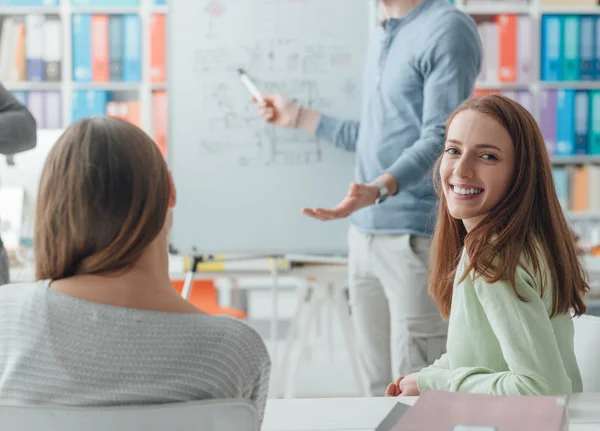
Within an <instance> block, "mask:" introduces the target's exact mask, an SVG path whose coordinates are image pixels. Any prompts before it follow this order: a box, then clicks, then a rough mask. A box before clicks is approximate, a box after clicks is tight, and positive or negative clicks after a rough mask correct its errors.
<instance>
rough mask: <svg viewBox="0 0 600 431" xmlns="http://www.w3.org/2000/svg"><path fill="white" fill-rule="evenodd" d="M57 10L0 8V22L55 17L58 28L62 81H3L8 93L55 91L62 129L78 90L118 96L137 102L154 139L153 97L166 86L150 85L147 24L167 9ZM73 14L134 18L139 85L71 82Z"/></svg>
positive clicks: (147, 5)
mask: <svg viewBox="0 0 600 431" xmlns="http://www.w3.org/2000/svg"><path fill="white" fill-rule="evenodd" d="M57 3H58V5H57V6H0V17H2V18H3V19H5V18H9V17H13V18H19V17H24V16H27V15H31V14H41V15H45V16H46V17H48V16H54V17H56V16H57V17H58V18H59V20H60V23H61V25H60V28H61V55H62V56H61V66H60V73H61V80H60V81H57V82H44V81H42V82H31V81H3V85H4V86H5V87H6V88H7V89H8V90H9V91H25V92H30V91H57V92H60V100H61V123H62V124H61V126H62V127H61V128H65V127H66V126H67V125H68V124H69V123H70V122H71V121H72V113H73V96H74V94H75V92H76V91H79V90H104V91H108V92H111V93H118V94H119V96H120V97H116V98H117V99H119V98H125V99H128V100H137V101H139V106H140V107H139V109H140V126H141V127H142V128H143V129H144V130H145V131H146V132H147V133H148V134H150V135H151V136H153V127H152V125H153V124H152V123H153V119H152V118H153V107H152V94H153V92H154V91H158V90H166V89H167V83H166V82H152V79H151V76H150V53H151V47H150V43H151V34H150V21H151V17H152V16H153V15H154V14H163V15H164V14H166V13H167V12H168V7H167V6H166V5H157V4H155V0H139V5H138V6H123V7H119V6H106V7H102V6H75V5H72V4H71V0H58V2H57ZM76 14H92V15H94V14H102V15H109V16H110V15H136V16H138V17H139V19H140V28H141V35H140V37H141V62H142V65H141V79H140V80H139V82H122V81H103V82H95V81H91V82H77V81H75V80H74V79H73V43H72V18H73V16H74V15H76Z"/></svg>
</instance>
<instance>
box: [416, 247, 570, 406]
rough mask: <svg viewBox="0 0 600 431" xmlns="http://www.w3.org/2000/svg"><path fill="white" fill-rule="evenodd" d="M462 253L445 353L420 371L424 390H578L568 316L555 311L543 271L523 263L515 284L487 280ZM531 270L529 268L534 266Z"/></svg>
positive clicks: (548, 392)
mask: <svg viewBox="0 0 600 431" xmlns="http://www.w3.org/2000/svg"><path fill="white" fill-rule="evenodd" d="M467 259H468V258H467V254H466V252H465V251H464V250H463V254H462V257H461V260H460V263H459V265H458V270H457V272H456V274H457V275H456V279H455V281H454V291H453V293H452V308H451V312H450V319H449V323H448V341H447V346H446V351H447V352H446V353H445V354H444V355H443V356H442V357H441V358H440V359H438V360H437V361H436V362H435V363H433V365H431V366H429V367H427V368H424V369H422V370H421V372H420V373H419V377H418V380H417V384H418V387H419V391H420V392H423V391H425V390H428V389H433V390H443V391H460V392H474V393H484V394H496V395H510V394H512V395H554V394H570V393H571V392H581V391H582V383H581V375H580V373H579V367H578V366H577V361H576V359H575V353H574V348H573V322H572V320H571V317H570V316H567V315H561V316H557V317H554V318H552V319H550V317H549V316H550V311H551V308H552V291H551V286H550V284H551V283H550V281H548V282H547V288H546V292H545V294H544V298H543V299H542V298H540V294H539V286H540V278H539V276H538V275H536V277H534V278H532V277H531V276H529V275H528V274H527V272H525V270H523V268H521V267H519V268H518V270H517V273H516V276H515V284H516V287H517V290H518V291H519V293H520V294H521V295H522V296H523V297H525V298H527V299H529V302H523V301H521V300H520V299H519V298H517V296H516V295H515V293H514V290H513V289H512V286H511V284H510V282H508V281H498V282H497V283H493V284H489V283H487V282H486V281H485V280H484V279H483V278H481V277H477V278H476V279H475V280H473V277H472V275H471V274H470V275H469V276H467V278H466V279H465V280H464V281H463V282H462V283H458V281H459V280H460V278H461V276H462V274H463V273H464V269H465V267H466V265H467ZM530 272H531V273H533V272H532V271H530Z"/></svg>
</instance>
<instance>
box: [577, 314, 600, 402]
mask: <svg viewBox="0 0 600 431" xmlns="http://www.w3.org/2000/svg"><path fill="white" fill-rule="evenodd" d="M573 324H574V326H575V357H576V358H577V363H578V365H579V371H580V372H581V379H582V381H583V392H600V317H596V316H590V315H587V314H585V315H583V316H580V317H575V318H573Z"/></svg>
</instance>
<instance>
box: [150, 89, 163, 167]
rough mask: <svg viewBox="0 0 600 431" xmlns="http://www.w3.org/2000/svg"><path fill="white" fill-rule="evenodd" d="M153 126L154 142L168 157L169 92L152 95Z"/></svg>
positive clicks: (157, 92)
mask: <svg viewBox="0 0 600 431" xmlns="http://www.w3.org/2000/svg"><path fill="white" fill-rule="evenodd" d="M152 124H153V126H154V130H153V134H154V141H155V142H156V144H157V145H158V148H159V149H160V152H161V153H162V154H163V156H165V157H167V92H166V91H164V90H160V91H155V92H154V93H153V94H152Z"/></svg>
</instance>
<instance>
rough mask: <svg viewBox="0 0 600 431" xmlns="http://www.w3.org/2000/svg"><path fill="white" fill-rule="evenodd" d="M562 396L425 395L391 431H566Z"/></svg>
mask: <svg viewBox="0 0 600 431" xmlns="http://www.w3.org/2000/svg"><path fill="white" fill-rule="evenodd" d="M566 404H567V399H566V397H564V396H544V397H533V396H518V395H482V394H469V393H460V392H441V391H425V392H424V393H422V394H421V396H420V397H419V399H418V400H417V402H416V403H415V405H414V406H413V407H412V408H410V409H409V410H408V412H406V413H405V414H404V415H403V416H402V418H401V419H400V420H399V421H398V423H397V424H396V426H395V427H394V428H393V431H438V430H439V431H441V430H443V431H566V430H567V429H568V421H567V405H566Z"/></svg>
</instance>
